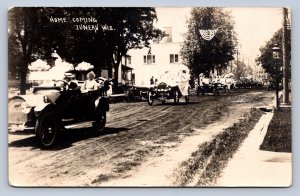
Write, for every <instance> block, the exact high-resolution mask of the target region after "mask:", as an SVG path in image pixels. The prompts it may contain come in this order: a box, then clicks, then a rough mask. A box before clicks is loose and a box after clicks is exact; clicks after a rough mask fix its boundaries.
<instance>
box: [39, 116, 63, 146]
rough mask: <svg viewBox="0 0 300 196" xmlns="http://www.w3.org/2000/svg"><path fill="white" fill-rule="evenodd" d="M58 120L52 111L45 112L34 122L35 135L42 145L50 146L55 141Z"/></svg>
mask: <svg viewBox="0 0 300 196" xmlns="http://www.w3.org/2000/svg"><path fill="white" fill-rule="evenodd" d="M58 127H59V126H58V120H57V117H56V116H55V114H54V113H53V112H45V113H44V114H42V115H41V116H40V118H38V120H37V123H36V136H37V138H38V141H39V143H40V144H41V145H42V146H43V147H46V148H48V147H51V146H53V145H54V144H55V142H56V137H57V132H58Z"/></svg>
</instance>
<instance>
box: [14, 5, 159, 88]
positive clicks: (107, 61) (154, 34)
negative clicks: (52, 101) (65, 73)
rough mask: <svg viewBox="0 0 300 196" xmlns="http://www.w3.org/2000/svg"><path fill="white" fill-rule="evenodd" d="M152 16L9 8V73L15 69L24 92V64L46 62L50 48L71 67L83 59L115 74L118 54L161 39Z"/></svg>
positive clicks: (129, 11) (146, 11)
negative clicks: (111, 69) (110, 67)
mask: <svg viewBox="0 0 300 196" xmlns="http://www.w3.org/2000/svg"><path fill="white" fill-rule="evenodd" d="M155 20H157V18H156V12H155V9H154V8H79V7H77V8H76V7H73V8H18V7H15V8H12V9H10V10H9V13H8V22H9V39H8V40H9V71H10V73H14V72H15V71H17V73H18V74H16V75H19V76H20V78H21V93H22V94H24V93H25V89H24V88H25V83H26V74H27V71H28V65H29V64H30V63H31V62H33V61H34V60H36V59H37V58H41V59H45V60H48V62H49V63H50V64H51V62H52V61H53V60H54V59H53V58H52V57H51V54H52V53H53V52H54V50H56V51H57V53H58V54H59V55H60V56H61V57H62V58H63V59H64V60H66V61H68V62H71V63H73V64H75V65H76V64H77V63H80V62H82V61H87V62H89V63H91V64H93V65H94V66H95V69H96V70H100V69H102V68H104V67H106V68H107V66H112V65H113V66H114V68H115V71H116V73H115V77H117V76H118V73H117V71H118V66H119V65H120V61H121V57H122V55H125V54H126V52H127V51H128V50H129V49H131V48H140V47H143V46H146V47H147V46H149V40H152V39H154V38H155V39H160V38H162V36H163V33H162V31H160V30H159V29H156V28H154V26H153V23H154V22H155ZM84 28H92V30H91V31H90V30H86V29H85V30H83V29H84ZM113 57H115V58H113Z"/></svg>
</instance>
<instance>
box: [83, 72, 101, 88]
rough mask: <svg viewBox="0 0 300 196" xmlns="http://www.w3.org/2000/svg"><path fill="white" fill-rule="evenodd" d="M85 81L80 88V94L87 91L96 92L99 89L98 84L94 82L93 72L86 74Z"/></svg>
mask: <svg viewBox="0 0 300 196" xmlns="http://www.w3.org/2000/svg"><path fill="white" fill-rule="evenodd" d="M87 78H88V79H87V80H86V81H85V82H84V84H83V85H82V87H81V91H82V92H87V91H93V90H97V89H98V88H99V84H98V83H97V82H96V80H94V79H95V74H94V72H92V71H91V72H89V73H88V74H87Z"/></svg>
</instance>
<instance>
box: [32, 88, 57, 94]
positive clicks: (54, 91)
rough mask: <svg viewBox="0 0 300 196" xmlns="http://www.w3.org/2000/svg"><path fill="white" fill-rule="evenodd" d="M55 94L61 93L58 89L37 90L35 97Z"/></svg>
mask: <svg viewBox="0 0 300 196" xmlns="http://www.w3.org/2000/svg"><path fill="white" fill-rule="evenodd" d="M53 93H59V90H57V89H37V90H36V91H35V92H34V93H33V94H35V95H49V94H53Z"/></svg>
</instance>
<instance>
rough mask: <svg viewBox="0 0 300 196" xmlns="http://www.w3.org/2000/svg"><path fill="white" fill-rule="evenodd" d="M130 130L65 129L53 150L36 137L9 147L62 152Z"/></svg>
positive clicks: (59, 135) (14, 143) (22, 140)
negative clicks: (80, 143) (84, 142)
mask: <svg viewBox="0 0 300 196" xmlns="http://www.w3.org/2000/svg"><path fill="white" fill-rule="evenodd" d="M128 130H129V129H128V128H125V127H119V128H113V127H107V128H105V129H104V130H103V131H102V132H95V130H93V129H92V128H82V129H65V130H61V131H60V132H59V134H58V138H57V141H56V144H55V145H54V146H53V147H51V148H47V149H45V148H43V147H42V146H41V145H40V144H39V143H38V140H37V138H36V137H35V136H32V137H27V138H24V139H20V140H16V141H13V142H11V143H9V145H8V146H9V147H32V148H33V149H37V148H40V149H43V150H51V151H52V150H62V149H66V148H69V147H71V146H73V144H74V143H76V142H79V141H83V140H86V139H90V138H96V137H103V136H106V135H112V134H116V133H119V132H123V131H128Z"/></svg>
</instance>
